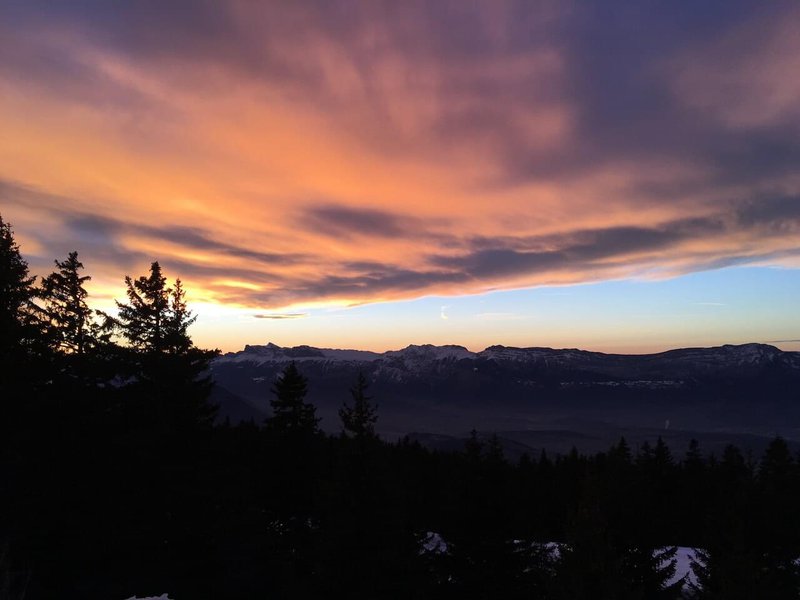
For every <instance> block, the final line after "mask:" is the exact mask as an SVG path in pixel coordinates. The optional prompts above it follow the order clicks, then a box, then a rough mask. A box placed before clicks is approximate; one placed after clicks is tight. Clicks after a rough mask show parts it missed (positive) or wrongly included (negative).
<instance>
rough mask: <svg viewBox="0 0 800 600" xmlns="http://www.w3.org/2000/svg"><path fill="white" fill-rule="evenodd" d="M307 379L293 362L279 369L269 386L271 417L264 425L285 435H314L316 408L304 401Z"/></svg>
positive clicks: (316, 428)
mask: <svg viewBox="0 0 800 600" xmlns="http://www.w3.org/2000/svg"><path fill="white" fill-rule="evenodd" d="M307 392H308V380H307V379H306V377H305V376H304V375H302V374H301V373H300V371H298V369H297V365H295V364H294V362H291V363H289V365H288V366H287V367H286V368H285V369H284V370H283V373H281V375H280V377H279V378H278V380H277V381H276V382H275V384H274V385H273V386H272V393H273V394H274V396H275V397H274V398H272V399H271V400H270V405H271V406H272V416H271V417H269V418H268V419H267V421H266V423H267V427H268V428H269V429H270V430H272V431H275V432H279V433H286V434H291V435H293V434H314V433H317V432H318V431H319V427H318V424H319V419H318V418H317V417H316V408H315V407H314V405H313V404H309V403H307V402H305V398H306V393H307Z"/></svg>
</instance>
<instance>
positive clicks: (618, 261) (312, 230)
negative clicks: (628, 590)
mask: <svg viewBox="0 0 800 600" xmlns="http://www.w3.org/2000/svg"><path fill="white" fill-rule="evenodd" d="M90 4H91V6H90V5H85V4H81V3H77V4H75V3H61V4H59V5H58V7H56V8H54V7H53V6H52V5H51V3H45V2H39V1H38V0H31V1H30V2H24V3H13V5H12V6H11V7H9V9H8V10H6V11H4V15H3V16H4V18H3V19H2V21H0V40H2V41H1V42H0V52H2V54H3V61H2V62H0V128H2V130H3V136H0V159H2V160H0V180H1V181H0V203H1V204H2V207H3V217H4V218H5V219H6V220H9V221H11V222H12V223H13V224H14V225H15V227H16V229H17V231H18V232H19V234H20V237H21V239H22V240H29V244H28V246H27V247H26V246H25V245H23V252H26V251H28V252H34V256H32V257H31V264H32V266H33V267H34V268H36V269H38V270H42V269H49V268H50V266H52V259H53V258H56V257H63V256H64V255H65V254H66V253H67V252H69V251H71V250H78V251H79V252H81V254H82V257H85V263H86V264H87V268H89V269H90V270H91V274H92V275H93V276H94V283H95V285H99V286H102V287H103V289H104V290H106V291H107V290H108V289H110V288H111V287H113V286H117V287H120V285H121V280H122V276H123V275H125V274H134V275H135V274H140V273H141V272H143V270H144V269H146V267H147V263H148V262H149V261H151V260H154V259H159V260H161V261H162V263H164V265H165V268H166V269H167V271H168V274H169V275H171V276H174V275H179V276H181V277H183V278H184V279H185V280H186V283H187V285H188V286H189V287H190V289H192V290H193V291H194V293H195V295H197V294H199V295H201V296H202V298H203V299H204V300H206V301H211V302H217V303H223V304H233V305H240V306H246V307H251V309H252V310H261V309H268V310H270V311H276V312H275V313H274V314H275V315H278V314H294V313H292V312H288V313H282V312H280V311H294V310H306V308H303V307H304V306H307V305H310V304H326V303H335V304H339V305H358V304H364V303H368V302H375V301H383V300H394V299H407V298H413V297H419V296H424V295H431V294H439V295H450V294H462V293H480V292H484V291H487V290H502V289H511V288H519V287H526V286H533V285H546V284H547V285H556V284H567V283H578V282H586V281H598V280H602V279H606V278H620V277H632V276H648V277H667V276H671V275H675V274H680V273H687V272H692V271H698V270H704V269H712V268H720V267H724V266H731V265H743V264H784V265H791V266H800V241H799V240H800V187H798V180H797V174H796V171H797V164H800V135H798V133H800V110H798V108H797V107H798V104H797V102H796V98H797V95H798V91H799V89H798V83H797V77H795V73H796V72H797V71H798V69H800V64H799V63H798V58H797V57H798V56H800V42H799V41H798V39H800V38H798V36H797V35H796V32H797V23H798V22H800V12H799V10H798V8H797V7H796V6H794V5H792V4H769V3H745V4H741V5H738V6H737V7H736V8H735V9H732V8H731V7H729V6H728V5H727V4H726V5H725V6H721V7H716V8H715V6H716V5H709V6H707V7H705V8H704V9H703V10H697V8H696V7H695V6H690V5H688V4H687V5H682V4H679V3H673V4H671V5H669V7H667V8H665V9H664V10H655V9H654V10H648V9H642V10H626V9H624V8H621V9H619V11H617V12H616V13H615V18H614V19H608V18H607V17H608V15H607V6H606V3H604V2H600V1H589V2H581V3H575V4H569V5H565V4H563V3H547V2H545V3H535V4H533V3H528V4H523V5H515V4H513V3H502V2H497V3H477V4H468V5H467V4H464V5H463V6H462V5H459V6H458V7H457V8H453V6H450V5H447V4H444V3H433V4H431V3H426V2H416V1H411V2H404V3H396V2H386V3H383V2H376V3H370V4H365V5H358V4H357V5H345V4H341V3H335V2H333V3H317V4H312V5H303V6H298V5H294V4H291V3H268V4H257V3H256V4H247V3H237V2H232V3H205V2H201V3H196V2H184V1H179V2H177V4H175V3H173V4H171V7H170V9H169V10H164V9H162V8H161V7H162V5H160V4H158V3H149V4H145V5H142V4H141V3H139V2H133V1H122V2H115V3H113V7H111V6H110V5H109V6H106V5H104V4H103V3H90ZM712 17H713V18H712ZM231 282H235V283H236V285H232V284H231ZM708 305H709V306H711V305H715V304H713V303H709V304H708ZM269 314H272V313H269ZM440 316H441V317H442V318H446V316H447V314H446V311H444V310H442V311H440ZM264 318H286V317H270V316H265V317H264Z"/></svg>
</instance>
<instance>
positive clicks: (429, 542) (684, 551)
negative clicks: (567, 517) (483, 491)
mask: <svg viewBox="0 0 800 600" xmlns="http://www.w3.org/2000/svg"><path fill="white" fill-rule="evenodd" d="M545 545H546V546H547V547H548V548H549V549H550V550H551V552H552V553H553V555H554V556H558V550H559V548H558V544H556V543H554V542H548V543H547V544H545ZM445 552H447V542H446V541H445V539H444V538H443V537H442V536H441V535H439V534H438V533H436V532H435V531H429V532H427V534H426V535H425V539H424V540H423V541H422V553H423V554H443V553H445ZM694 553H695V548H687V547H685V546H678V550H677V552H676V553H675V575H673V576H672V579H670V580H669V582H668V583H669V584H672V583H675V582H676V581H678V580H680V579H683V580H684V584H688V583H696V582H697V580H696V579H695V577H694V574H693V573H692V562H691V561H692V558H694Z"/></svg>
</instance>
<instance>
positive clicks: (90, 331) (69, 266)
mask: <svg viewBox="0 0 800 600" xmlns="http://www.w3.org/2000/svg"><path fill="white" fill-rule="evenodd" d="M55 265H56V267H58V270H57V271H55V272H53V273H51V274H50V275H48V276H47V277H45V278H44V279H43V280H42V285H41V290H40V292H39V294H40V297H41V298H42V300H43V301H44V309H43V313H44V319H45V324H46V325H45V327H46V332H47V337H48V341H49V342H50V344H51V345H52V346H53V347H54V349H55V350H57V351H60V352H62V353H66V354H80V355H82V354H85V353H86V352H87V350H88V349H89V348H90V347H91V346H92V340H93V338H94V334H95V332H96V325H95V324H94V323H93V321H92V310H91V309H90V308H89V306H88V305H87V304H86V298H87V296H88V292H87V291H86V288H85V287H84V284H85V283H86V282H87V281H90V280H91V277H89V276H88V275H83V276H81V274H80V270H81V269H83V263H81V262H80V261H79V260H78V253H77V252H70V253H69V255H68V256H67V259H66V260H64V261H58V260H56V261H55Z"/></svg>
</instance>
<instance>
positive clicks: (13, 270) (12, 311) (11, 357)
mask: <svg viewBox="0 0 800 600" xmlns="http://www.w3.org/2000/svg"><path fill="white" fill-rule="evenodd" d="M35 281H36V277H35V276H32V275H30V274H29V272H28V263H27V262H26V261H25V259H24V258H22V255H21V254H20V250H19V245H18V244H17V242H16V240H15V239H14V232H13V229H12V228H11V225H10V224H9V223H6V222H5V221H3V218H2V216H0V388H6V389H8V388H7V387H6V386H10V385H11V384H12V383H14V382H22V381H29V380H30V378H31V377H32V376H34V373H33V372H32V371H33V370H32V368H31V366H32V365H31V359H32V358H33V357H34V356H36V355H38V354H40V353H41V352H42V348H41V342H42V336H41V327H40V324H41V321H40V314H39V310H38V307H37V306H36V304H35V303H34V300H35V298H36V289H35V287H34V282H35Z"/></svg>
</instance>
